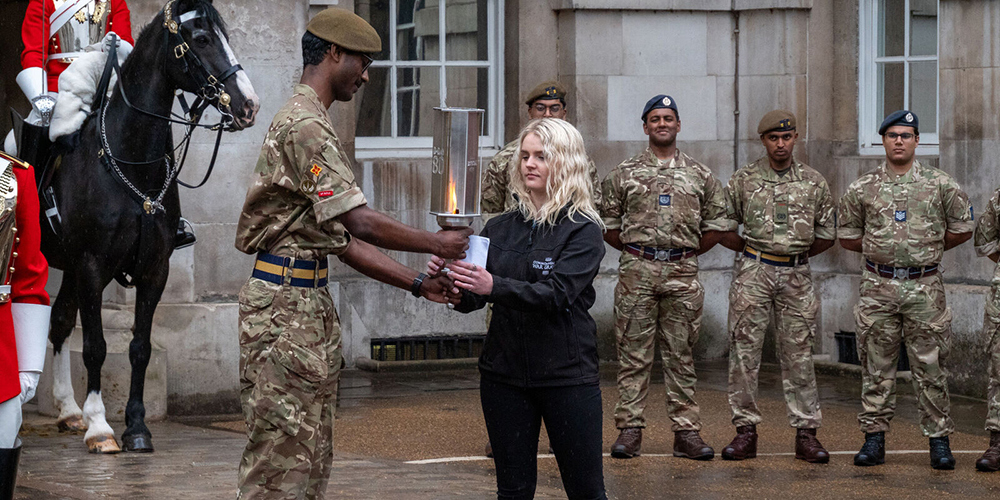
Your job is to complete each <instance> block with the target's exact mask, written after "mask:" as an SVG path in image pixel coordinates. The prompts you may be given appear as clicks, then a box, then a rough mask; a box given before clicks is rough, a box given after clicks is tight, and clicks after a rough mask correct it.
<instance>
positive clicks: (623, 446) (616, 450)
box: [611, 427, 642, 458]
mask: <svg viewBox="0 0 1000 500" xmlns="http://www.w3.org/2000/svg"><path fill="white" fill-rule="evenodd" d="M641 448H642V428H641V427H626V428H624V429H622V431H621V433H620V434H618V439H616V440H615V444H613V445H611V456H612V457H614V458H632V457H638V456H639V450H640V449H641Z"/></svg>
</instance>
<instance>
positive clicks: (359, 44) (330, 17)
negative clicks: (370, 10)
mask: <svg viewBox="0 0 1000 500" xmlns="http://www.w3.org/2000/svg"><path fill="white" fill-rule="evenodd" d="M306 31H308V32H310V33H312V34H314V35H316V36H318V37H320V38H322V39H323V40H326V41H328V42H330V43H333V44H336V45H337V46H338V47H341V48H344V49H347V50H353V51H355V52H365V53H368V54H373V53H376V52H382V39H381V38H380V37H379V36H378V32H377V31H375V28H372V25H370V24H368V21H365V20H364V19H362V18H361V17H360V16H358V15H357V14H355V13H353V12H351V11H349V10H344V9H337V8H334V7H330V8H328V9H326V10H323V11H322V12H320V13H319V14H316V16H314V17H313V18H312V19H310V20H309V24H307V25H306Z"/></svg>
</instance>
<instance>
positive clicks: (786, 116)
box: [757, 109, 795, 135]
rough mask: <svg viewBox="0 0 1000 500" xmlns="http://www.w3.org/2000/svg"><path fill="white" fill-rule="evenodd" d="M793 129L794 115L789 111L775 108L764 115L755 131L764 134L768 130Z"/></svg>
mask: <svg viewBox="0 0 1000 500" xmlns="http://www.w3.org/2000/svg"><path fill="white" fill-rule="evenodd" d="M789 130H795V115H793V114H792V112H791V111H785V110H783V109H776V110H774V111H771V112H769V113H768V114H766V115H764V118H761V119H760V123H759V124H757V133H758V134H760V135H764V134H766V133H768V132H771V131H774V132H787V131H789Z"/></svg>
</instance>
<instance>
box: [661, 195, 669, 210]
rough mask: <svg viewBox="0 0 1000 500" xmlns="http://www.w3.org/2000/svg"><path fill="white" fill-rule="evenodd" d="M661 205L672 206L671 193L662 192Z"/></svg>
mask: <svg viewBox="0 0 1000 500" xmlns="http://www.w3.org/2000/svg"><path fill="white" fill-rule="evenodd" d="M660 206H661V207H669V206H670V195H669V194H661V195H660Z"/></svg>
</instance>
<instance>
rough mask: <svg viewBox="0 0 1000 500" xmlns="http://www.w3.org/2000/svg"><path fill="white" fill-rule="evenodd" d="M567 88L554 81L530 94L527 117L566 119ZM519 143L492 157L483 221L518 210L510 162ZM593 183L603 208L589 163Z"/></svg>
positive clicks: (593, 168) (482, 205) (596, 202)
mask: <svg viewBox="0 0 1000 500" xmlns="http://www.w3.org/2000/svg"><path fill="white" fill-rule="evenodd" d="M566 94H567V92H566V87H564V86H563V84H561V83H559V82H555V81H548V82H542V83H540V84H538V85H537V86H536V87H535V88H533V89H531V92H529V93H528V99H527V100H526V101H525V104H527V105H528V117H529V118H530V119H532V120H534V119H536V118H559V119H560V120H565V119H566V112H567V109H566ZM517 147H518V142H517V139H514V140H513V141H510V142H508V143H507V145H506V146H504V147H503V149H501V150H500V152H499V153H497V154H496V155H494V156H493V158H492V159H491V160H490V162H489V164H487V165H486V172H485V173H483V186H482V189H483V191H482V195H481V196H480V202H479V206H480V209H481V210H482V212H483V218H484V220H489V219H491V218H492V217H494V216H496V215H498V214H501V213H503V212H506V211H507V210H509V209H511V208H514V207H516V206H517V204H516V203H514V193H513V191H511V190H510V189H509V185H510V172H509V168H510V165H511V160H513V159H514V155H515V154H517ZM590 179H591V181H592V182H593V187H594V189H593V194H594V206H595V207H598V208H600V202H601V199H600V198H601V191H600V180H599V179H598V178H597V167H596V166H595V165H594V162H593V161H591V162H590Z"/></svg>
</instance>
